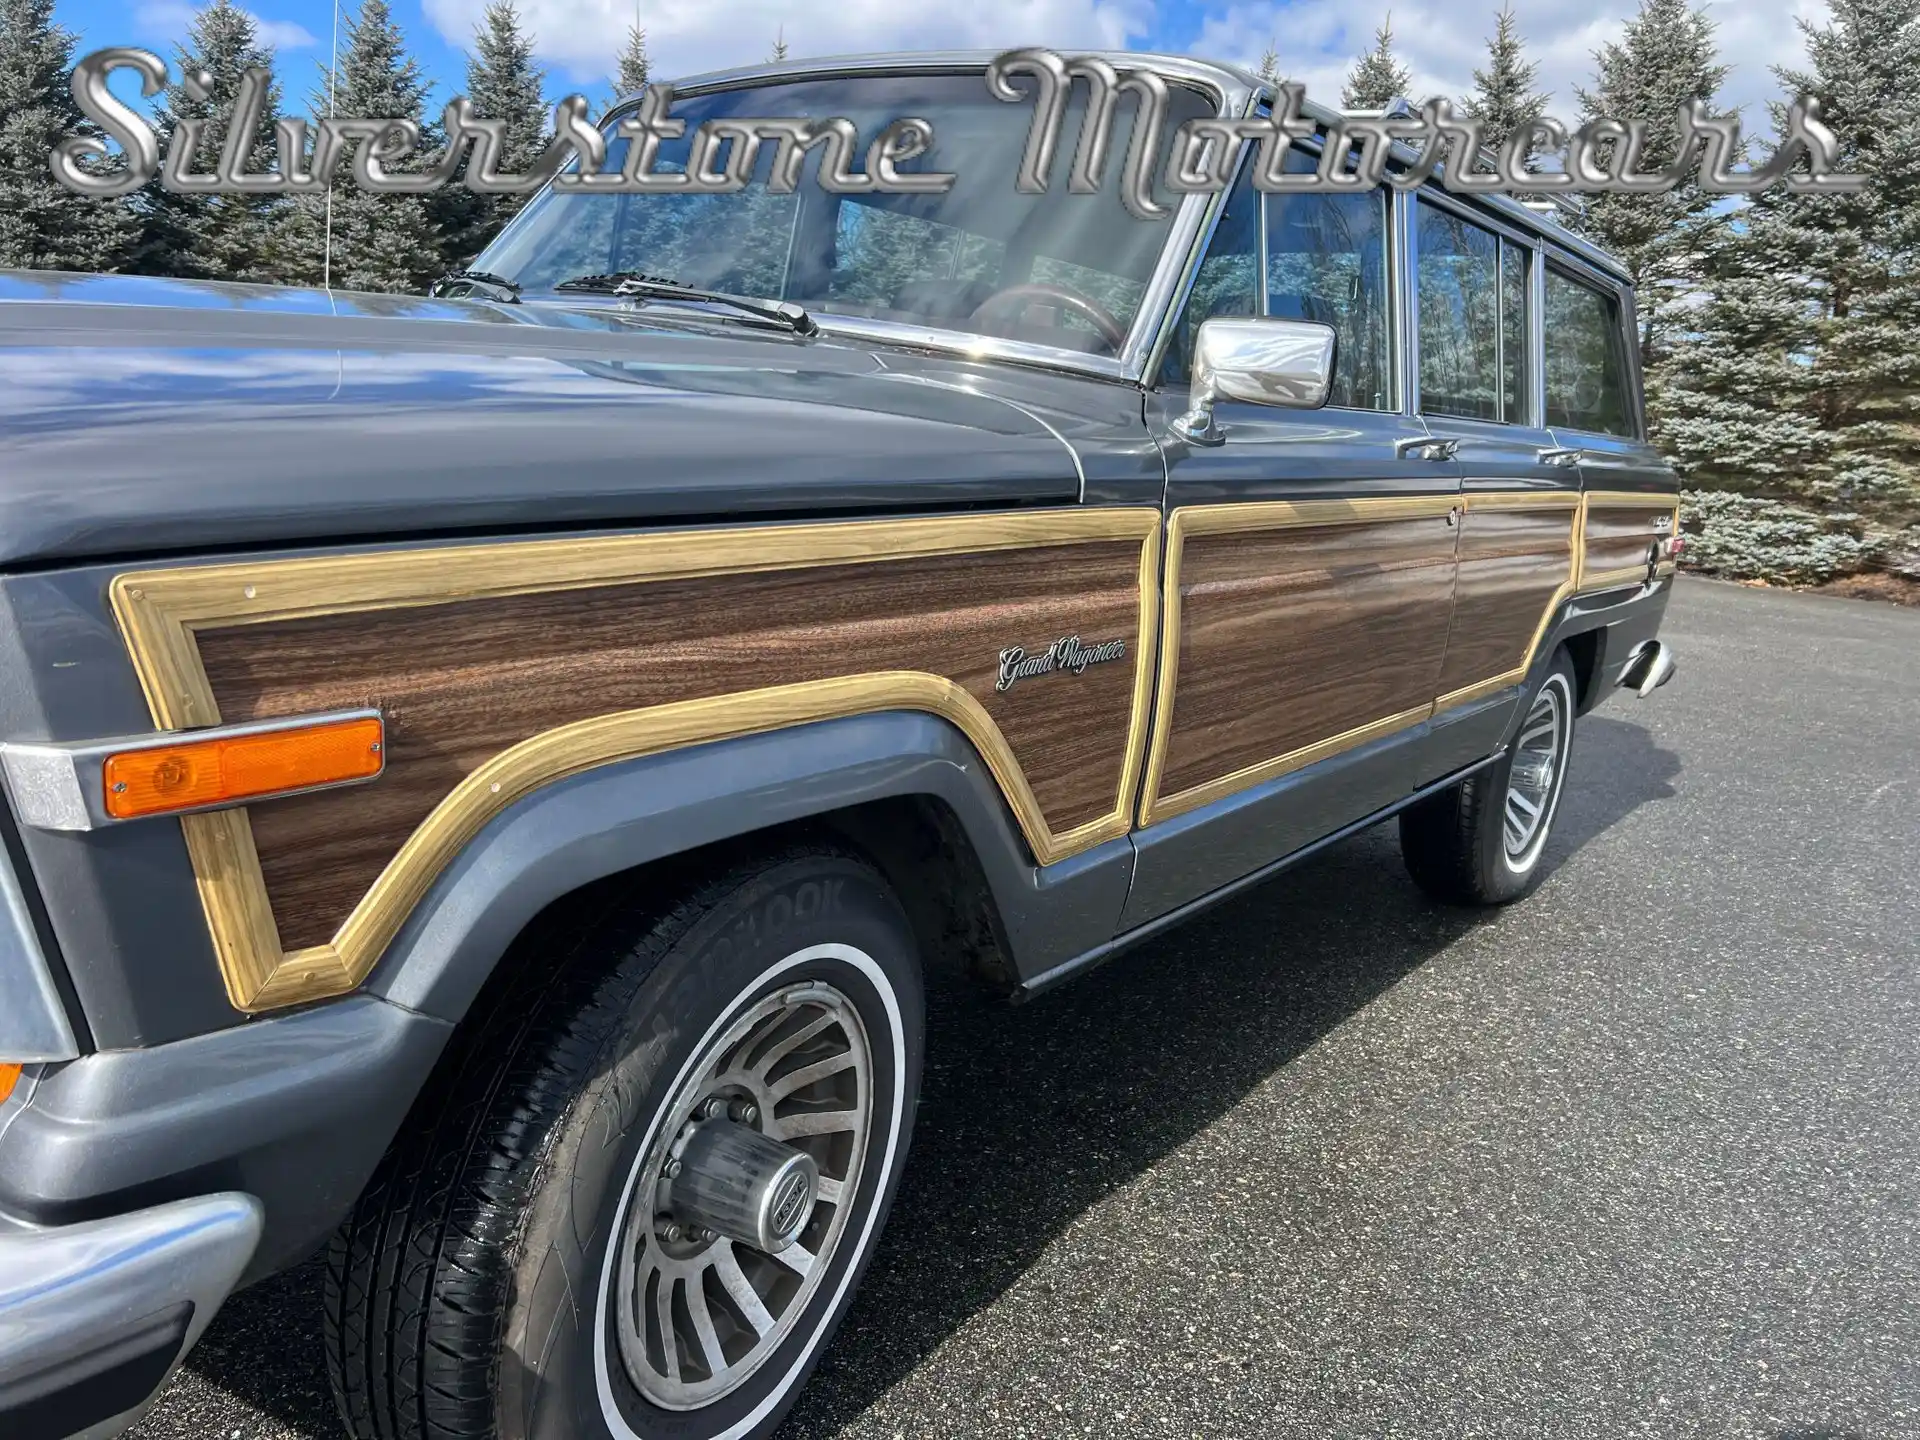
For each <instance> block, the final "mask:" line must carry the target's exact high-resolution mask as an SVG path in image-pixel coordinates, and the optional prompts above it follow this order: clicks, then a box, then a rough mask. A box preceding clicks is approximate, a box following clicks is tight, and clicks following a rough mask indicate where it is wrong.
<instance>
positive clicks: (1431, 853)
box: [1400, 650, 1577, 905]
mask: <svg viewBox="0 0 1920 1440" xmlns="http://www.w3.org/2000/svg"><path fill="white" fill-rule="evenodd" d="M1576 694H1577V689H1576V685H1575V679H1574V672H1573V662H1572V661H1571V660H1570V659H1568V657H1567V653H1566V651H1564V650H1562V651H1560V652H1559V653H1558V654H1556V655H1555V656H1554V660H1553V666H1552V668H1551V669H1549V670H1548V671H1547V674H1546V677H1545V678H1544V679H1542V680H1541V682H1540V684H1539V686H1538V688H1536V689H1535V690H1534V691H1533V693H1532V694H1531V695H1530V696H1529V697H1528V698H1527V706H1526V718H1525V719H1524V720H1522V721H1521V722H1520V730H1519V733H1518V734H1517V735H1516V736H1515V737H1514V741H1513V744H1512V745H1511V746H1510V747H1508V750H1507V753H1506V754H1505V755H1504V756H1502V757H1501V758H1500V759H1499V760H1498V761H1496V762H1495V763H1493V764H1492V765H1489V766H1488V767H1487V768H1486V769H1484V770H1480V771H1478V772H1476V773H1475V774H1473V775H1470V776H1468V777H1467V778H1466V779H1465V780H1462V781H1461V782H1460V783H1459V784H1458V785H1455V786H1453V787H1451V788H1450V789H1447V790H1443V791H1441V792H1440V793H1439V794H1438V795H1433V796H1429V797H1428V798H1427V799H1425V800H1422V801H1421V802H1420V803H1419V804H1417V805H1414V806H1411V807H1409V808H1408V809H1406V810H1403V811H1402V812H1401V813H1400V851H1401V854H1402V855H1403V856H1404V857H1405V859H1406V863H1407V871H1408V873H1409V874H1411V875H1412V876H1413V878H1414V881H1415V883H1416V884H1418V885H1419V886H1420V888H1421V889H1422V890H1425V891H1426V892H1427V893H1428V894H1429V895H1431V896H1433V897H1434V898H1435V899H1436V900H1442V901H1445V902H1446V903H1448V904H1450V905H1503V904H1506V903H1507V902H1508V901H1511V900H1518V899H1519V898H1520V897H1522V896H1523V895H1527V894H1529V893H1531V892H1532V890H1533V889H1534V887H1535V886H1537V885H1538V884H1539V883H1540V881H1541V878H1542V877H1543V875H1544V873H1545V872H1544V869H1543V868H1542V865H1541V857H1542V855H1544V854H1545V852H1546V848H1547V837H1548V835H1549V833H1550V832H1551V831H1552V828H1553V817H1554V813H1555V812H1556V811H1557V810H1558V809H1559V805H1560V792H1561V790H1562V788H1563V787H1564V786H1565V784H1566V778H1567V756H1568V753H1569V752H1570V751H1571V750H1572V748H1573V718H1574V709H1575V696H1576Z"/></svg>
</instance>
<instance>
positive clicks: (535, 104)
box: [435, 0, 547, 265]
mask: <svg viewBox="0 0 1920 1440" xmlns="http://www.w3.org/2000/svg"><path fill="white" fill-rule="evenodd" d="M545 79H546V73H545V72H544V71H543V70H541V69H540V68H539V67H538V66H536V65H535V64H534V55H533V37H532V36H531V35H529V34H527V32H526V31H525V30H524V29H522V28H521V24H520V13H519V11H518V10H516V9H515V8H514V5H513V0H491V3H490V4H489V5H488V6H487V8H486V12H485V14H484V16H483V19H482V23H481V24H480V26H479V27H478V28H477V29H476V30H475V32H474V53H473V54H472V55H470V56H469V57H468V58H467V98H468V99H469V100H471V101H472V102H473V109H474V113H475V114H476V115H477V116H479V117H480V118H482V119H485V120H500V121H503V122H505V125H506V144H505V145H504V146H503V147H502V150H501V153H500V156H499V161H498V163H499V168H500V169H502V170H504V171H507V172H509V173H513V174H522V173H524V172H526V171H527V170H529V169H531V168H532V166H533V163H534V161H535V160H536V159H537V158H538V157H539V155H540V152H541V150H542V148H543V147H544V143H545V140H546V131H547V109H546V101H545V100H544V99H543V97H542V94H541V86H542V84H543V82H544V81H545ZM469 154H471V152H469ZM435 199H436V200H437V201H438V204H437V206H436V209H437V210H438V211H439V219H440V223H441V226H442V229H443V231H444V232H445V234H446V236H447V239H446V242H445V246H444V248H445V250H446V252H447V259H448V263H449V265H460V264H464V263H465V262H466V261H467V260H469V259H471V258H472V257H473V256H474V255H477V254H478V253H479V252H480V250H481V249H482V248H483V247H484V246H485V245H486V243H487V242H488V241H489V240H491V239H492V238H493V237H494V236H495V235H497V234H499V232H500V227H501V226H502V225H504V224H506V223H507V220H508V219H509V218H510V217H511V216H512V214H513V212H514V211H515V210H517V209H519V208H520V206H521V205H522V204H524V203H525V200H526V197H525V196H522V195H478V194H475V193H474V192H473V191H471V190H468V189H467V188H466V187H465V186H464V185H461V186H456V187H454V188H452V189H449V190H446V191H442V192H440V194H439V195H438V196H436V197H435Z"/></svg>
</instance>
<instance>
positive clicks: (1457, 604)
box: [1434, 491, 1585, 710]
mask: <svg viewBox="0 0 1920 1440" xmlns="http://www.w3.org/2000/svg"><path fill="white" fill-rule="evenodd" d="M1584 508H1585V507H1584V505H1583V504H1582V501H1581V497H1580V496H1579V495H1578V494H1577V493H1575V492H1573V491H1566V492H1562V493H1558V494H1554V493H1545V494H1543V493H1540V492H1537V491H1490V492H1484V493H1470V494H1469V495H1468V496H1467V517H1466V524H1465V525H1464V526H1463V528H1462V531H1461V540H1460V574H1459V578H1458V580H1457V581H1456V583H1455V586H1454V613H1453V626H1452V629H1451V632H1450V635H1449V639H1448V654H1447V663H1446V666H1445V668H1444V670H1443V672H1442V676H1441V684H1442V685H1443V686H1446V687H1447V688H1445V689H1444V690H1443V691H1442V692H1441V693H1440V694H1439V695H1438V696H1437V697H1436V698H1435V700H1434V708H1435V709H1436V710H1445V709H1449V708H1451V707H1453V706H1455V705H1464V704H1468V703H1469V702H1471V701H1474V700H1478V699H1481V698H1482V697H1484V696H1487V695H1491V694H1493V693H1494V692H1495V691H1496V690H1503V689H1505V688H1506V687H1507V686H1509V685H1517V684H1519V683H1520V682H1521V681H1522V680H1524V679H1525V678H1526V676H1527V672H1528V671H1529V670H1530V669H1531V668H1532V665H1533V660H1534V657H1535V655H1537V654H1538V653H1539V649H1540V642H1541V640H1542V638H1543V637H1544V636H1545V634H1546V628H1547V626H1548V625H1549V624H1551V623H1552V620H1553V615H1554V612H1555V611H1556V610H1558V609H1559V608H1560V605H1561V602H1563V601H1564V600H1565V599H1566V598H1567V597H1568V596H1569V595H1570V594H1572V593H1573V590H1574V577H1575V574H1576V573H1577V570H1578V568H1579V564H1580V556H1581V550H1582V545H1583V541H1582V536H1583V526H1582V521H1581V517H1582V514H1583V513H1584ZM1488 512H1493V513H1494V514H1496V515H1498V516H1500V517H1502V518H1503V519H1505V518H1506V517H1509V516H1514V515H1516V513H1521V514H1524V515H1526V516H1546V517H1549V524H1548V527H1547V533H1548V534H1549V535H1551V537H1552V541H1553V545H1552V549H1553V550H1554V551H1557V552H1558V553H1557V554H1556V555H1554V557H1553V558H1552V559H1550V560H1549V559H1545V558H1544V554H1543V556H1542V558H1541V559H1540V560H1539V561H1538V562H1537V563H1536V564H1535V565H1534V567H1533V568H1534V572H1535V573H1534V574H1532V575H1530V576H1522V577H1518V578H1520V579H1524V580H1528V581H1530V582H1531V583H1530V585H1521V586H1519V587H1517V588H1519V589H1520V590H1521V591H1522V593H1521V595H1520V596H1519V598H1518V599H1517V600H1510V601H1509V603H1507V604H1506V605H1502V604H1500V603H1499V601H1500V598H1501V597H1499V596H1498V595H1497V594H1495V595H1490V596H1485V597H1483V596H1482V595H1481V594H1480V593H1478V592H1479V590H1480V584H1481V582H1480V577H1478V576H1477V575H1476V574H1475V573H1474V569H1475V566H1476V565H1477V564H1480V563H1486V562H1487V560H1488V557H1486V556H1483V555H1481V554H1477V553H1476V550H1477V549H1478V546H1479V543H1480V542H1478V541H1477V540H1476V538H1475V537H1476V527H1475V524H1474V518H1473V517H1474V516H1475V515H1476V514H1486V513H1488ZM1517 538H1518V537H1516V539H1517ZM1510 549H1511V546H1510V545H1508V544H1505V543H1502V542H1501V541H1500V540H1498V539H1496V540H1495V541H1494V542H1493V545H1492V550H1493V556H1492V557H1491V563H1494V564H1495V565H1498V566H1503V567H1504V566H1505V564H1506V562H1507V561H1508V560H1510V559H1515V558H1518V559H1519V560H1522V561H1524V560H1526V559H1527V558H1528V556H1527V554H1526V552H1525V551H1521V552H1520V553H1519V554H1518V555H1517V557H1516V556H1514V555H1510V554H1506V553H1503V552H1506V551H1508V550H1510ZM1510 578H1512V577H1510ZM1543 588H1544V589H1546V590H1547V592H1548V593H1547V594H1546V595H1545V597H1544V599H1542V598H1540V591H1541V590H1542V589H1543ZM1529 589H1530V590H1531V592H1532V594H1533V595H1534V597H1535V598H1534V599H1533V600H1532V601H1531V602H1528V601H1527V599H1526V593H1525V592H1526V591H1527V590H1529ZM1516 626H1523V627H1525V629H1524V630H1523V631H1522V634H1523V635H1524V639H1523V640H1522V642H1521V643H1520V644H1519V645H1518V646H1515V645H1514V632H1515V627H1516ZM1482 642H1486V643H1485V644H1484V645H1483V643H1482ZM1489 652H1490V653H1489ZM1516 652H1517V657H1516ZM1463 656H1464V657H1465V659H1464V661H1463V659H1462V657H1463ZM1493 664H1500V665H1501V668H1500V670H1499V671H1498V672H1497V673H1495V674H1492V675H1485V676H1484V678H1480V679H1473V678H1469V677H1472V676H1473V675H1474V674H1475V671H1476V670H1480V671H1482V672H1483V674H1484V670H1485V668H1486V667H1488V666H1490V665H1493ZM1454 681H1464V682H1465V683H1461V684H1455V683H1452V682H1454Z"/></svg>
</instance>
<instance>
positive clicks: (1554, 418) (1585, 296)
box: [1546, 268, 1634, 435]
mask: <svg viewBox="0 0 1920 1440" xmlns="http://www.w3.org/2000/svg"><path fill="white" fill-rule="evenodd" d="M1546 292H1547V317H1546V320H1547V325H1546V342H1547V346H1546V348H1547V424H1549V425H1553V426H1559V427H1564V428H1566V429H1570V430H1597V431H1600V432H1601V433H1602V434H1606V435H1632V434H1633V433H1634V426H1633V412H1632V409H1631V408H1630V406H1629V405H1628V403H1627V354H1626V344H1625V340H1624V332H1623V330H1622V328H1621V324H1620V304H1619V301H1617V300H1616V299H1615V298H1614V297H1613V296H1612V295H1608V294H1605V293H1603V292H1602V291H1599V290H1596V289H1594V288H1593V286H1591V285H1583V284H1582V283H1581V282H1580V281H1578V280H1574V279H1572V278H1570V277H1568V276H1566V275H1562V274H1561V273H1560V272H1559V271H1557V270H1554V269H1551V268H1549V269H1548V271H1547V283H1546Z"/></svg>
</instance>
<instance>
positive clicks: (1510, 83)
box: [1460, 5, 1548, 161]
mask: <svg viewBox="0 0 1920 1440" xmlns="http://www.w3.org/2000/svg"><path fill="white" fill-rule="evenodd" d="M1525 51H1526V47H1525V44H1524V42H1523V41H1522V40H1521V38H1520V26H1519V24H1518V22H1517V21H1515V19H1514V16H1513V7H1512V6H1511V5H1508V6H1506V7H1504V8H1503V9H1502V10H1501V11H1500V16H1499V18H1498V19H1497V20H1496V21H1495V22H1494V28H1493V34H1492V35H1491V36H1489V37H1488V39H1487V68H1486V69H1484V70H1475V71H1474V72H1473V93H1472V94H1471V95H1466V96H1462V97H1461V100H1460V109H1461V112H1462V113H1463V114H1465V115H1466V116H1467V117H1468V118H1469V119H1472V120H1478V121H1479V122H1480V133H1481V135H1482V137H1483V138H1484V140H1485V143H1486V144H1487V146H1488V147H1489V148H1491V149H1492V150H1494V151H1495V152H1496V153H1497V152H1498V151H1499V150H1500V149H1501V147H1502V146H1504V145H1505V144H1506V143H1507V138H1508V137H1509V136H1510V135H1512V134H1513V133H1514V132H1515V131H1516V130H1520V129H1523V128H1524V127H1526V126H1528V125H1531V124H1533V122H1534V121H1536V120H1538V119H1540V117H1541V116H1543V115H1545V114H1546V113H1547V99H1548V97H1547V95H1546V94H1544V93H1543V92H1541V91H1538V90H1535V89H1534V88H1533V82H1534V79H1535V77H1536V76H1538V75H1539V73H1540V66H1539V63H1538V62H1537V61H1531V60H1528V59H1527V58H1526V53H1525ZM1536 153H1537V147H1536V146H1533V145H1529V146H1528V147H1527V159H1528V160H1529V161H1531V160H1532V159H1533V158H1534V156H1535V154H1536Z"/></svg>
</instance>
